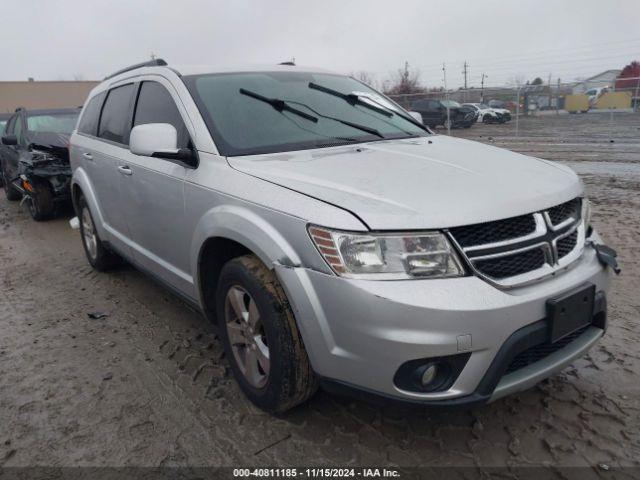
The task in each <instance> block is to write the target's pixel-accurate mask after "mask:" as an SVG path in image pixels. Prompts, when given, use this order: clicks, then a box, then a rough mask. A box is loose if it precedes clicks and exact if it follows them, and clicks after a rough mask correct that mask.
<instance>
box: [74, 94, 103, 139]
mask: <svg viewBox="0 0 640 480" xmlns="http://www.w3.org/2000/svg"><path fill="white" fill-rule="evenodd" d="M104 96H105V93H104V92H102V93H99V94H98V95H96V96H95V97H93V98H92V99H91V100H89V103H88V104H87V107H86V108H85V109H84V112H82V118H81V119H80V123H79V124H78V132H80V133H85V134H87V135H93V136H95V135H96V134H97V133H98V121H99V120H100V109H101V108H102V102H104Z"/></svg>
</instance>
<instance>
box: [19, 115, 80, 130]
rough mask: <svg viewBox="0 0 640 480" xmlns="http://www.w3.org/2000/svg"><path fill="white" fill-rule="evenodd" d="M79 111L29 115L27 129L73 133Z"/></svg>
mask: <svg viewBox="0 0 640 480" xmlns="http://www.w3.org/2000/svg"><path fill="white" fill-rule="evenodd" d="M78 114H79V112H70V113H47V114H34V115H29V116H28V117H27V130H29V131H30V132H36V133H64V134H69V135H70V134H71V132H73V129H74V128H75V127H76V120H78Z"/></svg>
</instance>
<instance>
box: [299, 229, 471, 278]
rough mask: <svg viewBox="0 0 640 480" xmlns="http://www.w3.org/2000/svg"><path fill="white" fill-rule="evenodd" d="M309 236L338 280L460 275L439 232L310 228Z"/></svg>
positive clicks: (459, 266) (453, 254)
mask: <svg viewBox="0 0 640 480" xmlns="http://www.w3.org/2000/svg"><path fill="white" fill-rule="evenodd" d="M309 235H310V236H311V239H312V240H313V243H314V244H315V246H316V247H317V248H318V251H319V252H320V254H321V255H322V256H323V257H324V259H325V260H326V262H327V263H328V264H329V266H330V267H331V269H332V270H333V271H334V272H335V273H336V274H338V275H340V276H342V277H348V278H367V279H371V280H392V279H406V278H443V277H458V276H461V275H464V268H463V267H462V263H461V262H460V259H459V258H458V255H457V254H456V252H455V250H454V249H453V247H452V246H451V244H450V243H449V241H448V240H447V237H446V236H445V235H444V234H442V233H440V232H425V233H416V234H414V233H407V234H360V233H347V232H340V231H335V230H328V229H326V228H321V227H315V226H310V227H309Z"/></svg>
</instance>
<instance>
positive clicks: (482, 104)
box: [480, 103, 491, 109]
mask: <svg viewBox="0 0 640 480" xmlns="http://www.w3.org/2000/svg"><path fill="white" fill-rule="evenodd" d="M480 108H483V109H486V108H491V107H490V106H489V105H486V104H484V103H481V104H480Z"/></svg>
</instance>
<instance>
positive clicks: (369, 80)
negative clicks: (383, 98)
mask: <svg viewBox="0 0 640 480" xmlns="http://www.w3.org/2000/svg"><path fill="white" fill-rule="evenodd" d="M351 76H352V77H353V78H355V79H356V80H360V81H361V82H362V83H364V84H365V85H368V86H370V87H371V88H376V84H377V83H378V82H376V77H375V75H373V74H372V73H369V72H367V71H365V70H360V71H357V72H351Z"/></svg>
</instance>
